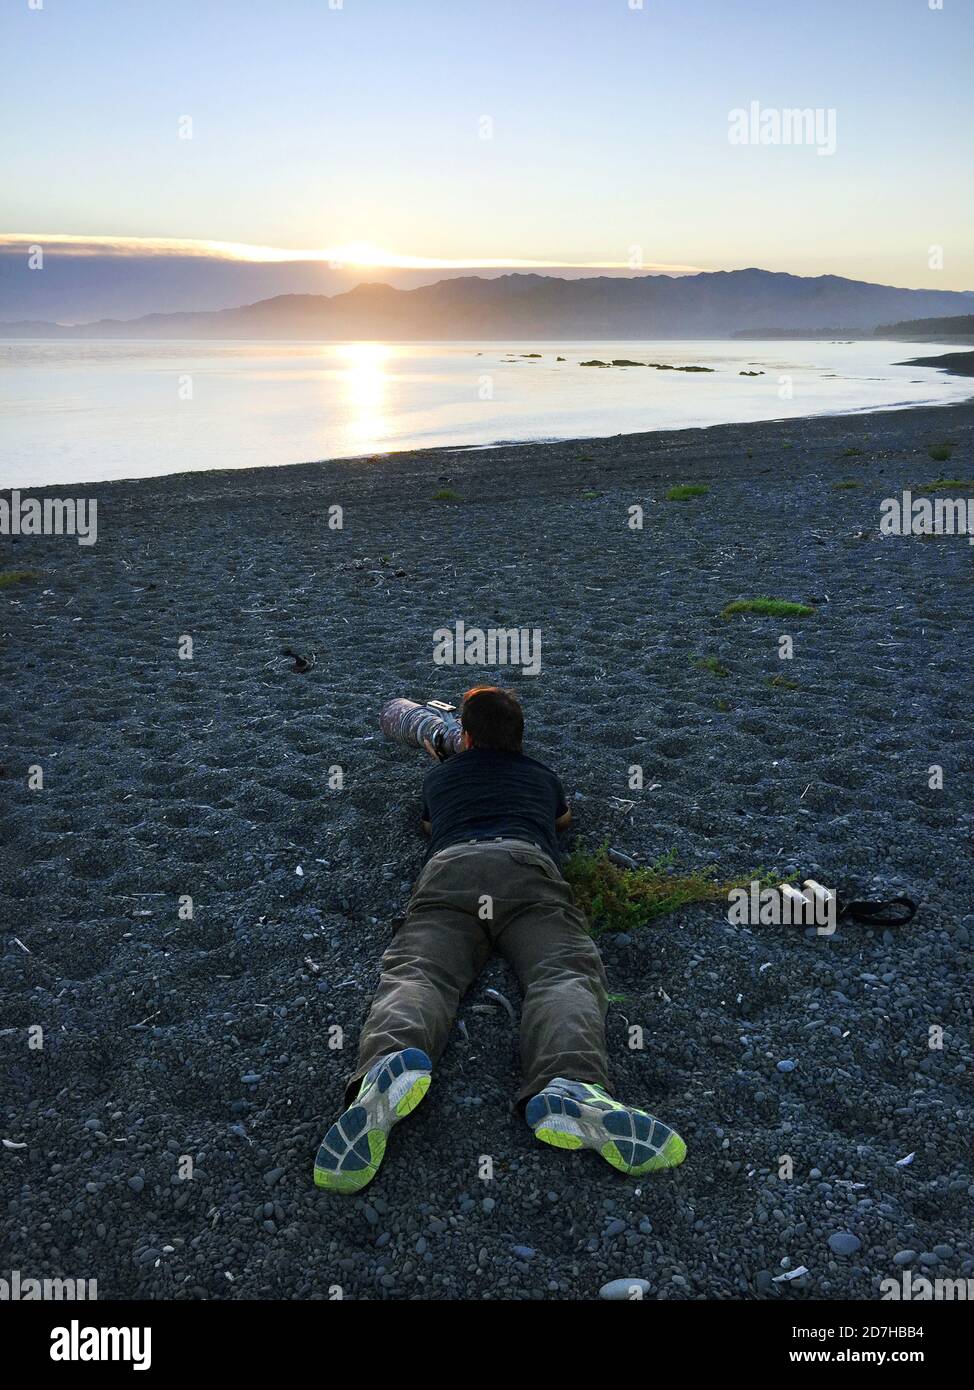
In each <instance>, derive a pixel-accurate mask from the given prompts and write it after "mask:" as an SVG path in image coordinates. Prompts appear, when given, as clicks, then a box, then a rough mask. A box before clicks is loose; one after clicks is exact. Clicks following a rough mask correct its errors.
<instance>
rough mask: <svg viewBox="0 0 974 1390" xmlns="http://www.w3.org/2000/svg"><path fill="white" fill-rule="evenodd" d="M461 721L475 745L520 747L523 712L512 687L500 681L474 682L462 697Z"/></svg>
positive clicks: (516, 749) (511, 749)
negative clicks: (498, 682) (505, 687)
mask: <svg viewBox="0 0 974 1390" xmlns="http://www.w3.org/2000/svg"><path fill="white" fill-rule="evenodd" d="M460 723H461V725H462V726H463V730H464V732H465V733H468V734H469V735H470V737H471V738H472V739H473V743H474V747H475V748H499V749H502V750H503V751H505V752H507V753H520V751H521V740H522V739H523V738H524V712H523V710H522V709H521V702H520V700H519V699H518V698H517V696H516V695H515V694H514V692H513V690H502V689H501V687H500V686H499V685H475V686H474V687H473V689H472V690H468V691H467V693H466V695H464V697H463V702H462V704H461V705H460Z"/></svg>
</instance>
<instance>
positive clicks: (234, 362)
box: [0, 340, 974, 488]
mask: <svg viewBox="0 0 974 1390" xmlns="http://www.w3.org/2000/svg"><path fill="white" fill-rule="evenodd" d="M951 350H952V349H951V346H950V345H947V344H945V345H942V346H938V345H935V344H911V343H896V342H885V341H878V340H866V341H854V342H848V343H847V342H808V341H803V340H802V341H798V340H796V341H773V342H757V341H755V342H740V341H727V342H715V341H713V340H709V341H702V342H689V341H681V342H655V343H654V342H596V343H531V342H525V343H516V344H490V345H486V346H485V345H484V344H478V343H449V344H445V343H429V344H413V343H410V344H399V343H397V344H386V343H308V342H301V343H291V342H288V343H266V342H261V343H250V342H243V343H241V342H212V343H210V342H207V343H198V342H186V343H180V342H161V341H159V342H135V343H133V342H127V341H121V340H108V341H106V340H100V341H90V342H86V341H80V340H79V341H76V342H71V343H51V342H42V341H25V342H5V343H0V419H2V431H3V447H2V454H0V487H19V488H24V487H41V486H43V485H45V484H50V483H57V484H67V483H86V482H99V481H104V480H107V479H114V478H145V477H152V476H154V475H158V474H163V473H181V472H189V471H195V470H199V469H205V468H249V467H254V466H258V465H266V464H288V463H300V462H304V461H307V460H311V459H328V458H348V457H359V456H362V455H374V454H387V453H394V452H397V451H400V450H403V449H416V448H429V447H433V446H458V445H466V446H483V445H490V444H496V443H501V442H509V441H514V440H557V439H575V438H582V437H585V436H596V435H601V436H605V435H613V434H628V433H632V432H634V431H641V430H668V429H682V428H685V427H688V426H697V425H716V424H724V423H731V422H743V421H748V420H774V419H785V420H787V419H794V418H797V417H801V416H809V415H821V414H830V415H831V414H841V413H846V412H859V411H868V410H882V409H889V408H906V407H908V406H915V405H946V404H949V403H951V402H954V401H960V400H964V399H966V398H968V397H969V396H970V395H971V394H972V393H974V386H972V385H971V382H970V381H965V380H964V379H963V378H959V377H951V376H948V375H946V374H945V373H943V372H940V371H939V370H937V369H936V368H924V367H904V366H898V365H895V364H896V363H897V362H901V361H902V360H903V359H904V358H908V357H915V356H932V355H934V354H935V353H937V352H940V351H944V352H949V351H951ZM528 353H540V354H541V356H540V357H528V356H526V354H528ZM559 357H560V358H564V359H565V360H564V361H558V360H557V359H558V358H559ZM613 357H625V358H630V359H635V360H637V361H643V362H664V363H671V364H674V365H679V366H683V365H697V366H704V367H711V368H713V369H714V370H713V372H712V373H684V372H675V371H655V370H652V369H648V368H645V367H629V368H618V367H614V368H612V369H609V370H602V369H599V368H596V367H582V366H581V365H580V363H582V362H584V361H586V360H588V359H590V358H601V359H602V360H606V359H611V358H613ZM742 372H758V373H762V375H757V376H742V375H741V373H742Z"/></svg>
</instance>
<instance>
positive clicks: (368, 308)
mask: <svg viewBox="0 0 974 1390" xmlns="http://www.w3.org/2000/svg"><path fill="white" fill-rule="evenodd" d="M972 309H974V294H972V293H971V292H970V291H953V290H913V289H899V288H895V287H893V286H890V285H874V284H870V283H868V282H867V281H862V280H847V279H844V278H843V277H841V276H836V275H821V276H815V277H805V276H799V275H789V274H785V273H781V272H772V271H766V270H757V269H753V268H752V269H748V270H732V271H706V272H702V273H700V274H697V275H683V276H679V277H674V276H669V275H642V276H635V277H632V278H628V279H619V278H611V277H609V276H591V277H589V278H584V279H563V278H561V277H558V276H553V275H538V274H512V275H501V276H497V277H495V278H490V279H487V278H482V277H480V276H476V275H471V276H462V277H458V278H453V279H445V280H438V281H436V282H435V283H434V284H429V285H422V286H419V287H418V288H415V289H397V288H394V287H393V286H391V285H387V284H381V283H365V284H360V285H357V286H356V287H355V288H354V289H351V290H348V291H346V292H344V293H341V294H334V295H323V294H282V295H275V296H274V297H273V298H270V299H262V300H258V301H257V302H256V303H254V304H245V305H242V306H241V307H239V308H232V309H218V310H206V311H199V312H185V311H183V312H179V313H171V314H159V313H156V314H147V315H144V316H142V317H140V318H134V319H100V320H98V321H96V322H93V323H87V324H72V325H60V324H54V323H48V322H42V321H21V322H19V323H0V337H5V338H18V337H19V338H24V337H32V338H39V337H43V338H63V339H69V338H180V339H185V338H200V339H207V338H208V339H236V338H248V339H255V338H256V339H334V340H349V339H367V340H368V339H383V340H386V341H401V342H402V341H436V340H454V341H457V340H460V341H462V340H476V341H478V342H482V341H490V340H500V341H506V340H521V341H524V340H530V339H537V340H549V341H550V340H570V339H582V340H592V339H620V338H640V339H656V338H727V337H731V336H733V335H734V334H739V333H752V334H753V333H754V332H755V331H758V330H762V331H768V332H769V333H772V334H775V333H778V334H780V333H781V332H783V331H788V332H796V333H804V334H814V333H815V332H816V331H822V330H823V326H824V325H840V328H838V329H833V328H829V329H828V333H829V334H830V335H832V334H842V335H852V334H856V333H860V334H861V333H863V332H867V333H872V332H873V331H874V330H875V329H877V328H879V327H880V326H881V325H883V324H889V323H891V322H893V321H898V320H904V319H919V318H925V317H944V316H947V317H952V316H955V315H965V314H970V313H971V311H972Z"/></svg>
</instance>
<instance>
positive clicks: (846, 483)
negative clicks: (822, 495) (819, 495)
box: [832, 478, 859, 490]
mask: <svg viewBox="0 0 974 1390" xmlns="http://www.w3.org/2000/svg"><path fill="white" fill-rule="evenodd" d="M832 486H833V487H834V488H838V489H840V490H841V489H843V488H848V487H858V486H859V484H858V483H857V482H856V480H855V479H854V478H843V479H842V480H841V482H838V483H833V484H832Z"/></svg>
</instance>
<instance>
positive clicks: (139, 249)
mask: <svg viewBox="0 0 974 1390" xmlns="http://www.w3.org/2000/svg"><path fill="white" fill-rule="evenodd" d="M31 246H41V247H43V248H44V250H45V252H48V253H50V252H52V251H63V252H65V253H66V254H67V255H70V256H102V257H105V256H119V257H124V256H140V257H146V256H180V257H187V256H189V257H200V258H202V259H205V260H219V261H246V262H251V263H254V264H260V263H264V264H266V263H274V262H278V263H281V262H289V261H319V262H324V263H325V264H327V265H328V266H330V267H331V268H332V269H336V270H337V269H341V268H343V267H345V266H348V267H359V266H361V267H369V268H370V269H389V270H537V271H542V270H547V271H558V270H576V271H577V270H590V271H599V270H623V271H629V272H630V273H632V274H638V273H643V274H657V275H695V274H697V273H699V271H700V270H701V269H703V267H700V266H693V265H670V264H664V263H657V262H647V263H645V264H641V265H639V266H633V265H632V264H631V263H630V262H629V261H558V260H550V261H539V260H519V259H517V258H515V257H497V256H480V257H469V256H468V257H463V258H460V259H445V258H443V257H435V256H411V255H401V254H399V253H398V252H394V251H386V250H383V249H382V248H381V247H377V246H372V245H370V244H369V243H366V242H351V243H347V244H345V245H342V246H329V247H319V248H317V249H314V250H311V249H300V250H298V249H293V248H288V247H279V246H251V245H249V244H247V243H246V242H239V241H205V240H196V239H191V238H186V237H123V236H75V235H73V234H71V233H67V232H31V233H28V232H4V233H0V253H2V252H4V251H19V250H23V251H24V252H25V253H26V251H27V248H28V247H31Z"/></svg>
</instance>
